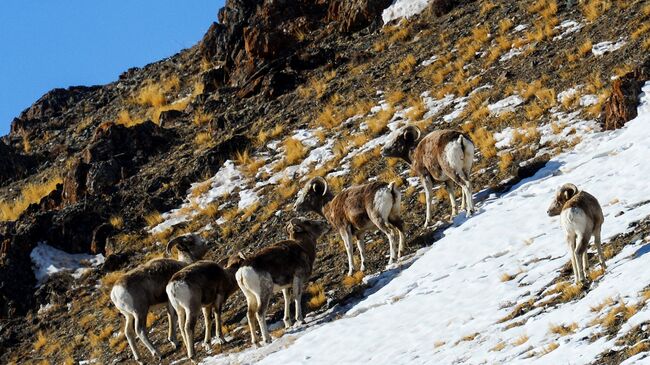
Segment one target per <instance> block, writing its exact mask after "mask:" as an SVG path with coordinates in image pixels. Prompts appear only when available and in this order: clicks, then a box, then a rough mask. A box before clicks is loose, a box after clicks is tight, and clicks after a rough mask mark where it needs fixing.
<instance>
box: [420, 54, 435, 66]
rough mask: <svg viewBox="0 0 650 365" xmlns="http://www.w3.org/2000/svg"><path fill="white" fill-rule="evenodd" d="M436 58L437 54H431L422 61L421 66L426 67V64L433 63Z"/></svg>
mask: <svg viewBox="0 0 650 365" xmlns="http://www.w3.org/2000/svg"><path fill="white" fill-rule="evenodd" d="M437 59H438V56H436V55H433V56H431V57H429V58H427V59H426V60H424V61H422V66H423V67H427V66H429V65H431V64H433V63H434V62H436V60H437Z"/></svg>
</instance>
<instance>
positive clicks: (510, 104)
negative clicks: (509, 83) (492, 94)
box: [488, 94, 524, 116]
mask: <svg viewBox="0 0 650 365" xmlns="http://www.w3.org/2000/svg"><path fill="white" fill-rule="evenodd" d="M523 103H524V99H523V98H522V97H521V96H519V95H517V94H515V95H510V96H508V97H507V98H505V99H501V100H499V101H497V102H496V103H494V104H489V105H488V110H489V111H490V113H491V114H492V115H496V116H499V115H501V114H503V113H507V112H513V111H514V110H515V107H517V106H518V105H521V104H523Z"/></svg>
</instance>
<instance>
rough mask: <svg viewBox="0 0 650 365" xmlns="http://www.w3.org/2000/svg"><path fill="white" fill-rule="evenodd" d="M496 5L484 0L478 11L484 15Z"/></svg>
mask: <svg viewBox="0 0 650 365" xmlns="http://www.w3.org/2000/svg"><path fill="white" fill-rule="evenodd" d="M495 7H496V5H494V3H493V2H491V1H486V2H484V3H483V4H482V5H481V10H480V13H481V15H485V14H487V13H489V12H490V10H492V9H494V8H495Z"/></svg>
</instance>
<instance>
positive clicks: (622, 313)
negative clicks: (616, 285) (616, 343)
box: [590, 300, 638, 330]
mask: <svg viewBox="0 0 650 365" xmlns="http://www.w3.org/2000/svg"><path fill="white" fill-rule="evenodd" d="M637 311H638V308H637V307H635V306H628V305H626V304H625V302H623V301H622V300H621V301H619V304H618V305H616V306H614V307H612V308H611V309H610V310H609V312H607V314H605V315H604V316H601V317H599V318H596V319H595V320H594V321H592V322H591V323H590V324H591V325H596V324H600V325H601V326H603V327H604V328H606V329H608V330H611V329H613V328H614V327H615V326H616V325H617V324H618V323H620V322H626V321H627V320H628V319H630V318H631V317H632V316H633V315H635V314H636V312H637Z"/></svg>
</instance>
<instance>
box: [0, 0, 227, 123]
mask: <svg viewBox="0 0 650 365" xmlns="http://www.w3.org/2000/svg"><path fill="white" fill-rule="evenodd" d="M223 3H224V0H183V1H179V0H137V1H133V0H110V1H89V0H63V1H53V0H3V1H2V3H1V4H0V35H2V36H1V37H2V41H1V43H0V135H5V134H7V133H9V127H10V124H11V121H12V120H13V118H14V117H16V116H18V114H19V113H20V112H21V111H23V110H24V109H25V108H27V107H29V106H30V105H31V104H32V103H33V102H34V101H36V100H37V99H38V98H40V97H41V96H42V95H43V94H44V93H46V92H47V91H48V90H51V89H53V88H56V87H68V86H72V85H97V84H106V83H109V82H111V81H114V80H116V79H117V77H118V76H119V75H120V73H122V72H124V71H126V70H127V69H128V68H129V67H134V66H144V65H146V64H148V63H151V62H154V61H157V60H159V59H161V58H164V57H167V56H171V55H173V54H174V53H176V52H178V51H180V50H181V49H183V48H188V47H191V46H193V45H194V44H196V43H197V42H198V41H199V40H200V39H201V37H202V36H203V34H204V33H205V31H206V30H207V29H208V27H209V26H210V24H211V23H212V22H213V21H216V20H217V11H218V10H219V8H221V7H222V6H223Z"/></svg>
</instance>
